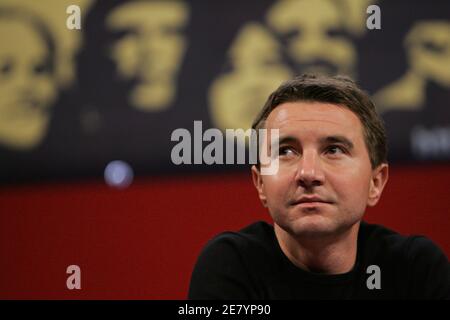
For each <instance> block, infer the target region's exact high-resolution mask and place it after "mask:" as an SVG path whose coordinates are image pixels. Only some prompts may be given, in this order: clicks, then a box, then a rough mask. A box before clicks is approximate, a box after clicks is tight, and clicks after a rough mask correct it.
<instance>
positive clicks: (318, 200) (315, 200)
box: [290, 196, 333, 207]
mask: <svg viewBox="0 0 450 320" xmlns="http://www.w3.org/2000/svg"><path fill="white" fill-rule="evenodd" d="M331 203H333V202H332V201H329V200H327V199H324V198H322V197H319V196H302V197H300V198H299V199H296V200H293V201H291V203H290V204H291V205H292V206H298V205H300V206H303V207H313V206H318V205H325V204H331Z"/></svg>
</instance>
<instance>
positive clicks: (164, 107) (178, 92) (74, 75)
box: [0, 0, 450, 183]
mask: <svg viewBox="0 0 450 320" xmlns="http://www.w3.org/2000/svg"><path fill="white" fill-rule="evenodd" d="M373 4H375V5H377V6H379V8H380V13H381V29H374V30H372V29H369V28H368V27H367V25H366V22H367V19H368V17H369V14H368V13H367V8H368V6H370V5H373ZM71 5H76V6H78V7H79V8H80V13H81V15H80V19H81V28H80V29H70V28H68V27H67V24H66V22H67V19H69V17H70V15H71V13H68V12H67V8H68V7H69V6H71ZM304 72H317V73H325V74H346V75H350V76H351V77H353V78H355V79H356V80H357V81H358V82H359V83H360V84H361V86H362V87H363V88H365V89H367V90H368V91H369V93H370V94H371V95H372V96H373V98H374V101H375V102H376V105H377V107H378V108H379V112H380V113H381V114H382V116H383V118H384V120H385V123H386V127H387V130H388V138H389V153H390V158H389V160H390V161H391V162H393V163H407V162H420V163H429V162H435V161H440V162H442V161H444V162H448V161H449V160H450V105H449V103H450V102H449V101H450V2H449V1H445V0H437V1H434V2H433V3H432V4H431V3H428V2H426V1H420V0H415V1H406V0H401V1H400V0H399V1H387V0H378V1H369V0H277V1H269V0H251V1H207V0H195V1H194V0H190V1H188V0H160V1H150V0H149V1H144V0H130V1H124V0H120V1H119V0H108V1H101V0H99V1H95V0H41V1H32V0H1V1H0V183H14V182H25V181H33V180H41V179H45V180H52V179H69V178H85V177H100V176H102V175H103V170H104V168H105V167H106V165H107V164H108V163H110V162H111V161H113V160H122V161H125V162H127V163H128V164H129V165H130V166H131V167H132V168H133V170H134V171H135V173H136V174H137V175H146V174H152V175H153V174H171V173H178V172H187V171H208V170H224V169H226V170H239V169H240V168H242V166H231V167H230V166H210V165H206V164H204V165H191V166H179V165H175V164H173V163H172V161H171V157H170V155H171V150H172V148H173V146H174V145H175V143H174V142H173V141H171V133H172V132H173V131H174V130H175V129H177V128H185V129H187V130H189V131H193V126H194V121H202V126H203V129H204V130H206V129H208V128H219V129H221V130H225V129H228V128H229V129H237V128H243V129H247V128H249V127H250V124H251V122H252V120H253V118H254V117H255V115H256V114H257V112H258V111H259V110H260V109H261V107H262V105H263V103H264V102H265V100H266V99H267V96H268V95H269V94H270V92H272V91H273V90H274V89H275V88H276V87H277V86H278V85H279V84H280V83H281V82H283V81H284V80H287V79H289V78H291V77H293V76H294V75H297V74H301V73H304Z"/></svg>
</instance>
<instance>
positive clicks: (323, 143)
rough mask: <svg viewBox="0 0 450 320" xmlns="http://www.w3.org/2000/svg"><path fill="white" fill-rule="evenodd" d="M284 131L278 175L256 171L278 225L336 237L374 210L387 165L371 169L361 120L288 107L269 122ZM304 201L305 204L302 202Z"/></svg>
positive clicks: (306, 105) (307, 105)
mask: <svg viewBox="0 0 450 320" xmlns="http://www.w3.org/2000/svg"><path fill="white" fill-rule="evenodd" d="M266 128H267V129H269V130H270V129H279V136H280V140H279V170H278V172H277V173H276V174H274V175H261V174H260V173H259V171H258V170H257V169H256V167H253V168H252V171H253V178H254V181H255V185H256V187H257V189H258V192H259V197H260V199H261V201H262V202H263V204H264V205H266V206H267V207H268V209H269V212H270V214H271V216H272V218H273V220H274V222H275V223H276V224H277V225H278V226H280V227H281V228H282V229H284V230H285V231H287V232H288V233H290V234H293V235H297V236H300V235H301V236H315V235H319V236H320V235H326V234H335V233H336V232H339V231H343V230H346V229H348V228H349V227H351V226H352V225H353V224H354V223H356V222H358V221H359V220H360V219H361V218H362V216H363V214H364V211H365V208H366V206H367V205H371V206H372V205H375V204H376V202H377V201H378V199H379V197H380V195H381V191H382V189H383V187H384V184H385V182H386V180H387V165H385V164H383V165H381V166H380V167H378V168H376V169H375V170H372V167H371V162H370V158H369V154H368V150H367V147H366V145H365V141H364V135H363V128H362V124H361V122H360V120H359V118H358V117H357V116H356V115H355V114H354V113H353V112H352V111H350V110H349V109H347V108H345V107H343V106H337V105H333V104H325V103H318V102H293V103H284V104H282V105H280V106H278V107H277V108H275V109H274V110H273V111H272V112H271V113H270V115H269V117H268V118H267V121H266ZM303 201H305V202H303Z"/></svg>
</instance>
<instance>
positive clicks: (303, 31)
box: [267, 0, 357, 75]
mask: <svg viewBox="0 0 450 320" xmlns="http://www.w3.org/2000/svg"><path fill="white" fill-rule="evenodd" d="M345 18H346V17H345V16H344V17H343V16H342V14H341V12H340V11H339V10H338V7H337V5H336V3H333V2H332V1H328V0H299V1H293V0H282V1H279V2H276V3H275V4H274V5H273V7H272V8H271V9H270V10H269V12H268V14H267V20H268V23H269V25H270V27H271V28H272V29H274V30H275V31H276V32H277V33H278V34H280V35H281V36H283V37H285V38H286V42H287V43H286V46H287V51H288V53H289V55H290V56H291V58H293V59H294V61H295V62H296V63H297V64H298V66H299V68H300V70H301V72H315V73H323V74H330V75H331V74H336V73H343V74H353V73H354V72H355V70H354V69H355V64H356V59H357V57H356V49H355V48H354V45H353V43H352V42H351V41H350V39H349V38H348V37H347V36H345V33H344V30H345V25H344V19H345Z"/></svg>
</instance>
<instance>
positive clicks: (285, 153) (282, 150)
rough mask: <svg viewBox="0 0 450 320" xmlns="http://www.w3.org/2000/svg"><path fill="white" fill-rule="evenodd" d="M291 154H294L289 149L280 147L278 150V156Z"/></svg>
mask: <svg viewBox="0 0 450 320" xmlns="http://www.w3.org/2000/svg"><path fill="white" fill-rule="evenodd" d="M293 153H294V150H292V148H291V147H281V148H280V150H279V154H280V156H284V155H291V154H293Z"/></svg>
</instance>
